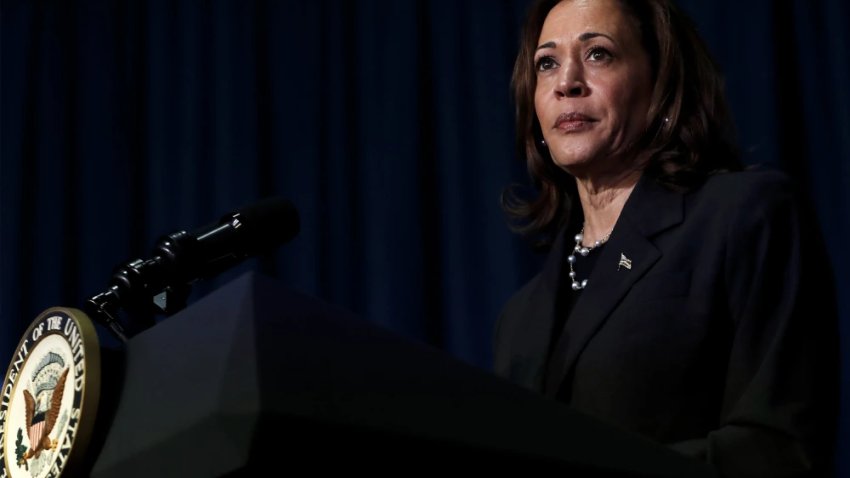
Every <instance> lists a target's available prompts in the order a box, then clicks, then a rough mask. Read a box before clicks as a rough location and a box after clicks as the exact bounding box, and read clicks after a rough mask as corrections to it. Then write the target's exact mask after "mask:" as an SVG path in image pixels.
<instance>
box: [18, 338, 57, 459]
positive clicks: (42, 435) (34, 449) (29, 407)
mask: <svg viewBox="0 0 850 478" xmlns="http://www.w3.org/2000/svg"><path fill="white" fill-rule="evenodd" d="M51 355H52V354H51ZM51 362H52V363H50V364H48V365H54V366H55V365H56V362H55V361H51ZM58 362H60V363H62V361H61V359H59V360H58ZM62 364H63V365H64V363H62ZM48 368H50V367H42V369H41V370H39V372H36V375H40V374H42V372H44V373H48V370H47V369H48ZM68 370H69V368H68V367H65V368H64V370H62V372H61V374H59V376H58V379H57V378H56V373H55V372H56V370H55V368H54V369H53V370H51V371H50V372H52V373H49V374H48V377H46V379H44V380H38V382H40V385H39V386H38V387H37V388H36V391H35V396H33V394H32V393H30V391H29V390H26V389H25V390H24V402H26V410H25V411H26V427H27V435H28V436H29V439H30V446H29V449H28V450H27V451H26V453H24V455H23V456H22V457H21V459H20V460H19V462H21V463H22V462H26V461H27V460H29V459H30V458H38V457H39V455H41V452H42V451H44V450H49V449H53V448H56V442H55V441H53V440H51V439H50V436H49V435H50V432H51V431H53V426H54V425H56V420H57V419H58V418H59V411H60V410H61V408H62V395H63V394H64V393H63V392H64V391H65V380H66V379H67V378H68ZM39 378H41V377H39ZM53 384H55V386H51V385H53Z"/></svg>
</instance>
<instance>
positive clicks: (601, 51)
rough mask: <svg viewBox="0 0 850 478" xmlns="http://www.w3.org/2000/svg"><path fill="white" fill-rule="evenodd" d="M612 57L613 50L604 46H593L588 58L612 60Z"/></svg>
mask: <svg viewBox="0 0 850 478" xmlns="http://www.w3.org/2000/svg"><path fill="white" fill-rule="evenodd" d="M611 57H612V55H611V52H609V51H608V50H606V49H605V48H602V47H595V48H591V49H590V50H589V51H588V52H587V59H588V60H590V61H596V62H603V61H608V60H610V59H611Z"/></svg>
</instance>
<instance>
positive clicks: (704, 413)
mask: <svg viewBox="0 0 850 478" xmlns="http://www.w3.org/2000/svg"><path fill="white" fill-rule="evenodd" d="M810 219H812V216H811V215H810V214H806V213H804V212H803V209H802V208H801V206H800V203H799V202H798V200H797V198H796V197H795V194H794V193H793V191H792V188H791V183H790V181H788V180H787V178H786V177H785V176H784V175H782V174H781V173H778V172H768V171H761V172H759V171H745V172H737V173H725V174H719V175H715V176H712V177H711V178H710V179H708V181H707V182H706V183H705V184H704V185H702V186H701V187H700V188H699V189H698V190H696V191H693V192H690V193H687V194H682V193H677V192H672V191H670V190H668V189H666V188H665V187H663V186H661V185H660V184H659V183H657V181H655V180H654V179H653V178H652V177H650V176H649V175H648V174H644V176H643V177H642V178H641V180H640V181H639V182H638V184H637V185H636V186H635V189H634V190H633V191H632V194H631V196H630V197H629V199H628V200H627V202H626V204H625V206H624V208H623V211H622V214H621V215H620V218H619V220H618V221H617V224H616V226H615V228H614V230H613V233H612V234H611V237H610V239H609V241H608V242H607V244H606V245H605V246H604V247H603V248H602V250H601V251H600V256H599V258H598V261H597V262H596V265H595V267H594V269H593V272H592V274H591V275H590V277H589V283H590V285H589V286H588V288H587V289H585V290H583V291H581V292H578V293H579V294H581V297H580V299H579V300H578V302H577V303H576V304H575V307H574V308H573V310H572V313H571V314H570V316H569V318H568V319H567V321H566V323H565V325H564V328H563V330H562V331H561V332H562V333H561V334H560V339H559V342H558V344H557V347H555V348H553V352H552V353H551V354H550V353H549V342H550V338H551V337H552V334H553V330H552V329H553V324H555V322H556V321H555V314H556V313H557V308H556V306H555V304H556V294H557V292H558V290H559V285H560V283H561V281H564V280H569V278H568V277H562V271H563V267H562V266H563V261H564V260H565V259H566V254H565V253H564V252H565V250H564V247H565V244H564V242H565V238H564V235H565V232H564V231H561V233H560V235H559V236H558V238H557V239H556V241H555V243H554V244H553V249H552V250H551V252H550V254H549V257H548V258H547V260H546V263H545V265H544V267H543V270H542V271H541V272H540V273H539V274H538V275H537V276H536V277H534V278H533V279H532V280H531V281H530V282H529V283H528V284H526V285H525V286H524V287H523V288H522V289H521V290H520V291H519V292H517V293H516V294H515V295H514V297H512V298H511V300H510V301H509V302H508V303H507V305H506V306H505V308H504V311H503V313H502V316H501V318H500V319H499V322H498V324H497V326H496V331H495V335H494V347H495V350H494V354H495V355H494V364H495V369H496V372H497V373H498V374H500V375H502V376H504V377H506V378H508V379H509V380H511V381H513V382H515V383H518V384H520V385H523V386H525V387H527V388H530V389H532V390H536V391H539V392H541V393H545V394H546V395H548V396H550V397H554V398H557V399H559V400H562V401H565V402H567V403H569V404H570V405H571V406H572V407H574V408H575V409H577V410H580V411H583V412H585V413H588V414H591V415H594V416H596V417H599V418H602V419H604V420H607V421H609V422H611V423H613V424H616V425H618V426H620V427H622V428H624V429H627V430H631V431H635V432H638V433H641V434H643V435H646V436H648V437H650V438H653V439H655V440H656V441H658V442H661V443H665V444H668V445H670V446H671V447H673V448H675V449H677V450H679V451H681V452H683V453H686V454H689V455H692V456H695V457H698V458H701V459H704V460H706V461H708V462H711V463H714V464H715V465H716V466H717V468H718V470H719V471H720V472H721V474H723V475H725V476H765V477H768V476H769V477H779V476H807V475H806V474H807V473H811V470H812V469H815V470H820V472H822V471H823V470H822V469H821V468H819V467H821V466H827V465H829V464H831V460H830V454H829V450H830V448H831V445H832V444H833V443H834V433H835V432H834V427H835V423H836V421H837V411H836V410H837V393H838V392H837V384H838V372H837V364H838V358H837V357H838V355H837V347H838V345H837V324H838V319H837V309H836V305H835V304H836V302H835V296H834V293H835V291H834V285H833V281H832V278H831V270H830V267H829V266H828V260H827V256H826V254H825V252H824V247H823V245H822V243H821V241H820V236H819V233H818V227H817V224H816V221H811V220H810ZM568 242H569V244H568V245H567V247H571V246H572V245H573V242H572V240H569V241H568ZM622 257H625V258H627V259H629V260H631V269H628V268H626V267H623V266H621V265H620V259H621V258H622ZM573 293H574V292H573ZM550 361H552V367H551V369H550V370H554V371H555V372H554V373H553V374H551V375H550V376H549V377H546V369H547V365H548V364H549V362H550Z"/></svg>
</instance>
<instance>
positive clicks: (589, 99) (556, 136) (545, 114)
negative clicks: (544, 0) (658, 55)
mask: <svg viewBox="0 0 850 478" xmlns="http://www.w3.org/2000/svg"><path fill="white" fill-rule="evenodd" d="M534 64H535V68H536V72H537V73H536V74H537V87H536V90H535V93H534V107H535V110H536V112H537V119H538V120H539V121H540V128H541V130H542V131H543V138H544V139H545V140H546V146H547V147H548V149H549V152H550V154H551V156H552V159H553V160H554V161H555V164H557V165H559V166H561V167H562V168H564V169H566V170H567V171H568V172H570V173H572V174H574V175H583V174H589V173H594V172H597V173H598V172H604V171H610V170H611V168H625V167H630V166H631V161H632V159H633V158H632V157H624V153H627V152H628V151H629V149H630V146H631V145H632V144H633V143H634V142H635V141H636V140H637V139H638V138H639V137H640V135H641V133H643V131H644V130H645V128H646V116H647V110H648V109H649V104H650V95H651V94H652V72H651V67H650V62H649V56H648V55H647V53H646V52H645V51H644V48H643V46H642V45H641V36H640V31H639V29H638V25H637V24H636V22H635V20H633V19H632V18H631V17H629V16H628V15H627V14H625V13H624V12H623V11H622V9H621V7H620V5H619V4H618V1H617V0H566V1H562V2H561V3H559V4H557V5H556V6H555V7H554V8H553V9H552V10H551V11H550V12H549V15H548V16H547V17H546V21H545V22H544V23H543V29H542V30H541V32H540V40H539V42H538V44H537V51H536V52H535V55H534Z"/></svg>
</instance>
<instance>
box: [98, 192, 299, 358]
mask: <svg viewBox="0 0 850 478" xmlns="http://www.w3.org/2000/svg"><path fill="white" fill-rule="evenodd" d="M299 226H300V225H299V218H298V213H297V211H296V209H295V207H294V206H293V205H292V203H290V202H289V201H286V200H284V199H281V198H271V199H266V200H263V201H260V202H258V203H256V204H253V205H250V206H247V207H245V208H242V209H241V210H238V211H235V212H232V213H229V214H225V215H224V216H222V218H221V219H220V220H219V221H218V222H215V223H213V224H211V225H208V226H205V227H203V228H200V229H198V230H196V231H194V232H188V231H185V230H182V231H177V232H175V233H172V234H169V235H167V236H164V237H163V238H161V239H160V240H159V241H158V242H157V244H156V246H155V247H154V252H153V256H152V257H151V258H149V259H135V260H132V261H130V262H127V263H126V264H124V265H122V266H120V267H118V268H116V270H115V272H114V273H113V275H112V278H111V280H110V283H109V288H108V289H107V290H106V291H104V292H102V293H100V294H97V295H95V296H93V297H91V298H90V299H88V300H87V301H86V309H87V310H88V312H89V313H90V314H91V315H93V316H94V318H95V319H96V320H98V321H99V322H100V323H101V324H103V325H104V326H106V327H107V328H108V329H109V330H110V331H111V332H112V333H113V334H114V335H115V336H116V337H118V338H119V339H120V340H121V341H126V340H127V335H128V333H127V331H125V330H124V327H123V326H122V325H121V322H120V321H119V320H118V311H119V310H120V309H125V310H127V311H132V312H141V313H148V312H150V311H154V312H159V313H164V314H167V315H171V314H173V313H175V312H177V311H179V310H181V309H182V308H184V307H185V305H186V299H187V298H188V295H189V291H190V288H191V284H192V283H193V282H195V281H197V280H199V279H206V278H210V277H213V276H215V275H217V274H220V273H222V272H224V271H226V270H227V269H229V268H231V267H233V266H235V265H237V264H239V263H240V262H242V261H243V260H245V259H247V258H248V257H251V256H254V255H258V254H263V253H268V252H272V251H273V250H274V249H275V248H277V247H278V246H280V245H281V244H284V243H286V242H289V241H290V240H292V238H293V237H295V235H296V234H298V230H299Z"/></svg>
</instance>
